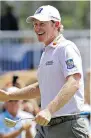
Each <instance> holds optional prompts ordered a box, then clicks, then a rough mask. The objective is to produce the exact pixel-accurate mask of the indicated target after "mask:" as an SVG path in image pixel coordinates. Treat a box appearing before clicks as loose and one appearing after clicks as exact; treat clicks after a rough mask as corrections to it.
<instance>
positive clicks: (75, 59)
mask: <svg viewBox="0 0 91 138" xmlns="http://www.w3.org/2000/svg"><path fill="white" fill-rule="evenodd" d="M59 61H60V64H61V68H62V72H63V74H64V76H65V78H66V77H67V76H69V75H72V74H75V73H80V74H81V72H82V60H81V55H80V52H79V50H78V48H77V47H76V45H75V44H68V45H67V46H65V47H62V48H61V49H60V50H59Z"/></svg>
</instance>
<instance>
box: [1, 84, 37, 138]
mask: <svg viewBox="0 0 91 138" xmlns="http://www.w3.org/2000/svg"><path fill="white" fill-rule="evenodd" d="M17 89H18V88H17V87H14V86H12V87H10V88H8V89H7V91H10V92H12V91H16V90H17ZM20 104H21V101H19V100H9V101H7V102H5V104H4V106H5V111H4V112H2V113H1V114H0V138H23V137H24V136H25V138H33V131H31V129H32V128H33V125H32V123H31V124H30V120H29V119H28V120H22V122H18V123H17V124H16V126H15V127H8V126H7V125H6V124H5V123H4V119H5V118H9V119H12V120H18V119H20V118H28V117H30V118H33V117H34V116H33V115H32V114H30V113H28V112H25V111H22V110H20Z"/></svg>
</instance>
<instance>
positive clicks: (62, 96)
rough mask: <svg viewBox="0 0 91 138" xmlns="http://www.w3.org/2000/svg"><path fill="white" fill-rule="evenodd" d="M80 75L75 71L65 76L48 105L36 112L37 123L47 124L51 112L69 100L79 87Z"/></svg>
mask: <svg viewBox="0 0 91 138" xmlns="http://www.w3.org/2000/svg"><path fill="white" fill-rule="evenodd" d="M80 77H81V76H80V74H78V73H77V74H74V75H71V76H68V77H67V78H66V79H67V80H66V82H65V84H64V85H63V87H62V88H61V90H60V91H59V93H58V94H57V96H56V97H55V98H54V99H53V100H52V101H51V102H50V103H49V104H48V106H47V107H46V108H45V109H44V110H42V111H41V112H39V113H38V114H37V116H36V118H35V121H36V122H37V123H38V124H40V125H44V126H45V125H47V124H48V123H49V122H50V120H51V116H52V114H54V113H55V112H56V111H58V110H59V109H60V108H62V107H63V106H64V105H65V104H66V103H68V102H69V100H70V99H71V98H72V96H73V95H74V94H75V93H76V91H77V90H78V89H79V80H80Z"/></svg>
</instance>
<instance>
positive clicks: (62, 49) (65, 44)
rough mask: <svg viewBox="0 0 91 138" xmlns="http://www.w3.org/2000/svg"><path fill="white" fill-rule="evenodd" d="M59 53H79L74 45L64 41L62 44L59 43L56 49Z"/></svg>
mask: <svg viewBox="0 0 91 138" xmlns="http://www.w3.org/2000/svg"><path fill="white" fill-rule="evenodd" d="M56 50H57V51H59V52H65V51H70V52H71V50H72V51H76V52H77V53H79V49H78V47H77V46H76V44H75V43H74V42H72V41H70V40H67V39H65V40H64V41H63V42H62V43H61V42H60V43H59V45H58V47H57V48H56Z"/></svg>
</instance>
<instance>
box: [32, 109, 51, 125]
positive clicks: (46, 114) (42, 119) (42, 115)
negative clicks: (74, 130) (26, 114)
mask: <svg viewBox="0 0 91 138" xmlns="http://www.w3.org/2000/svg"><path fill="white" fill-rule="evenodd" d="M50 120H51V113H50V111H49V110H48V109H44V110H42V111H40V112H39V113H38V114H37V115H36V117H35V119H34V121H36V123H37V124H39V125H42V126H46V125H47V124H48V123H49V122H50Z"/></svg>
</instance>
